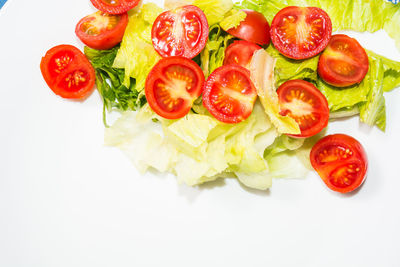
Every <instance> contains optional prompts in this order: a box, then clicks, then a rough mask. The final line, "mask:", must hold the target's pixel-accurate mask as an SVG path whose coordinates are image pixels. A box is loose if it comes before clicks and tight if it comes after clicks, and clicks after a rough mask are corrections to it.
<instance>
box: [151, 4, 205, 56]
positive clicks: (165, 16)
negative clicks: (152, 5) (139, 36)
mask: <svg viewBox="0 0 400 267" xmlns="http://www.w3.org/2000/svg"><path fill="white" fill-rule="evenodd" d="M208 34H209V27H208V22H207V18H206V15H205V14H204V12H203V11H202V10H201V9H200V8H198V7H197V6H192V5H187V6H182V7H178V8H176V9H173V10H169V11H165V12H163V13H161V14H160V15H159V16H158V17H157V19H156V20H155V22H154V23H153V27H152V30H151V39H152V42H153V47H154V49H155V50H156V51H157V53H159V54H160V56H162V57H170V56H183V57H186V58H189V59H190V58H194V57H195V56H197V55H198V54H200V52H201V51H202V50H203V48H204V47H205V45H206V42H207V40H208Z"/></svg>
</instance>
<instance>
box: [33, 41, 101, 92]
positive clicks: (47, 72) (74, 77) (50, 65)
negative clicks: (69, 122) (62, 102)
mask: <svg viewBox="0 0 400 267" xmlns="http://www.w3.org/2000/svg"><path fill="white" fill-rule="evenodd" d="M40 70H41V72H42V75H43V78H44V80H45V81H46V83H47V85H48V86H49V87H50V89H51V90H52V91H53V92H54V93H55V94H57V95H59V96H61V97H63V98H70V99H84V98H86V97H87V96H89V94H90V93H92V92H93V89H94V83H95V79H96V76H95V71H94V68H93V67H92V65H91V64H90V62H89V60H88V59H87V58H86V56H85V55H84V54H83V53H82V52H81V51H80V50H79V49H78V48H76V47H74V46H72V45H58V46H55V47H53V48H51V49H50V50H48V51H47V52H46V55H45V56H44V57H42V60H41V62H40Z"/></svg>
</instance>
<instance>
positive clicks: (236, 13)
mask: <svg viewBox="0 0 400 267" xmlns="http://www.w3.org/2000/svg"><path fill="white" fill-rule="evenodd" d="M246 17H247V14H246V13H245V12H243V11H241V10H237V9H231V11H229V13H228V14H227V15H226V17H225V18H224V19H223V20H222V21H221V22H220V23H219V25H220V26H221V28H222V29H223V30H224V31H227V30H229V29H232V28H236V27H237V26H239V25H240V23H241V22H242V21H244V20H245V19H246Z"/></svg>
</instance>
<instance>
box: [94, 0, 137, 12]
mask: <svg viewBox="0 0 400 267" xmlns="http://www.w3.org/2000/svg"><path fill="white" fill-rule="evenodd" d="M90 1H91V2H92V4H93V5H94V7H95V8H97V9H98V10H100V11H103V12H104V13H108V14H114V15H115V14H122V13H125V12H127V11H128V10H130V9H132V8H134V7H135V6H137V5H138V4H139V2H140V0H90Z"/></svg>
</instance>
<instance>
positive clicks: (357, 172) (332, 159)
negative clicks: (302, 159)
mask: <svg viewBox="0 0 400 267" xmlns="http://www.w3.org/2000/svg"><path fill="white" fill-rule="evenodd" d="M310 160H311V165H312V166H313V168H314V169H315V170H316V171H317V172H318V174H319V176H320V177H321V178H322V180H323V181H324V182H325V184H326V185H327V186H328V187H329V188H330V189H332V190H334V191H336V192H340V193H348V192H351V191H353V190H355V189H356V188H358V187H359V186H360V185H361V184H362V183H363V182H364V180H365V177H366V173H367V169H368V159H367V154H366V153H365V150H364V148H363V147H362V145H361V144H360V143H359V142H358V141H357V140H356V139H354V138H353V137H351V136H348V135H345V134H333V135H328V136H325V137H324V138H322V139H321V140H319V141H318V142H317V143H316V144H315V145H314V147H313V148H312V150H311V153H310Z"/></svg>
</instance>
